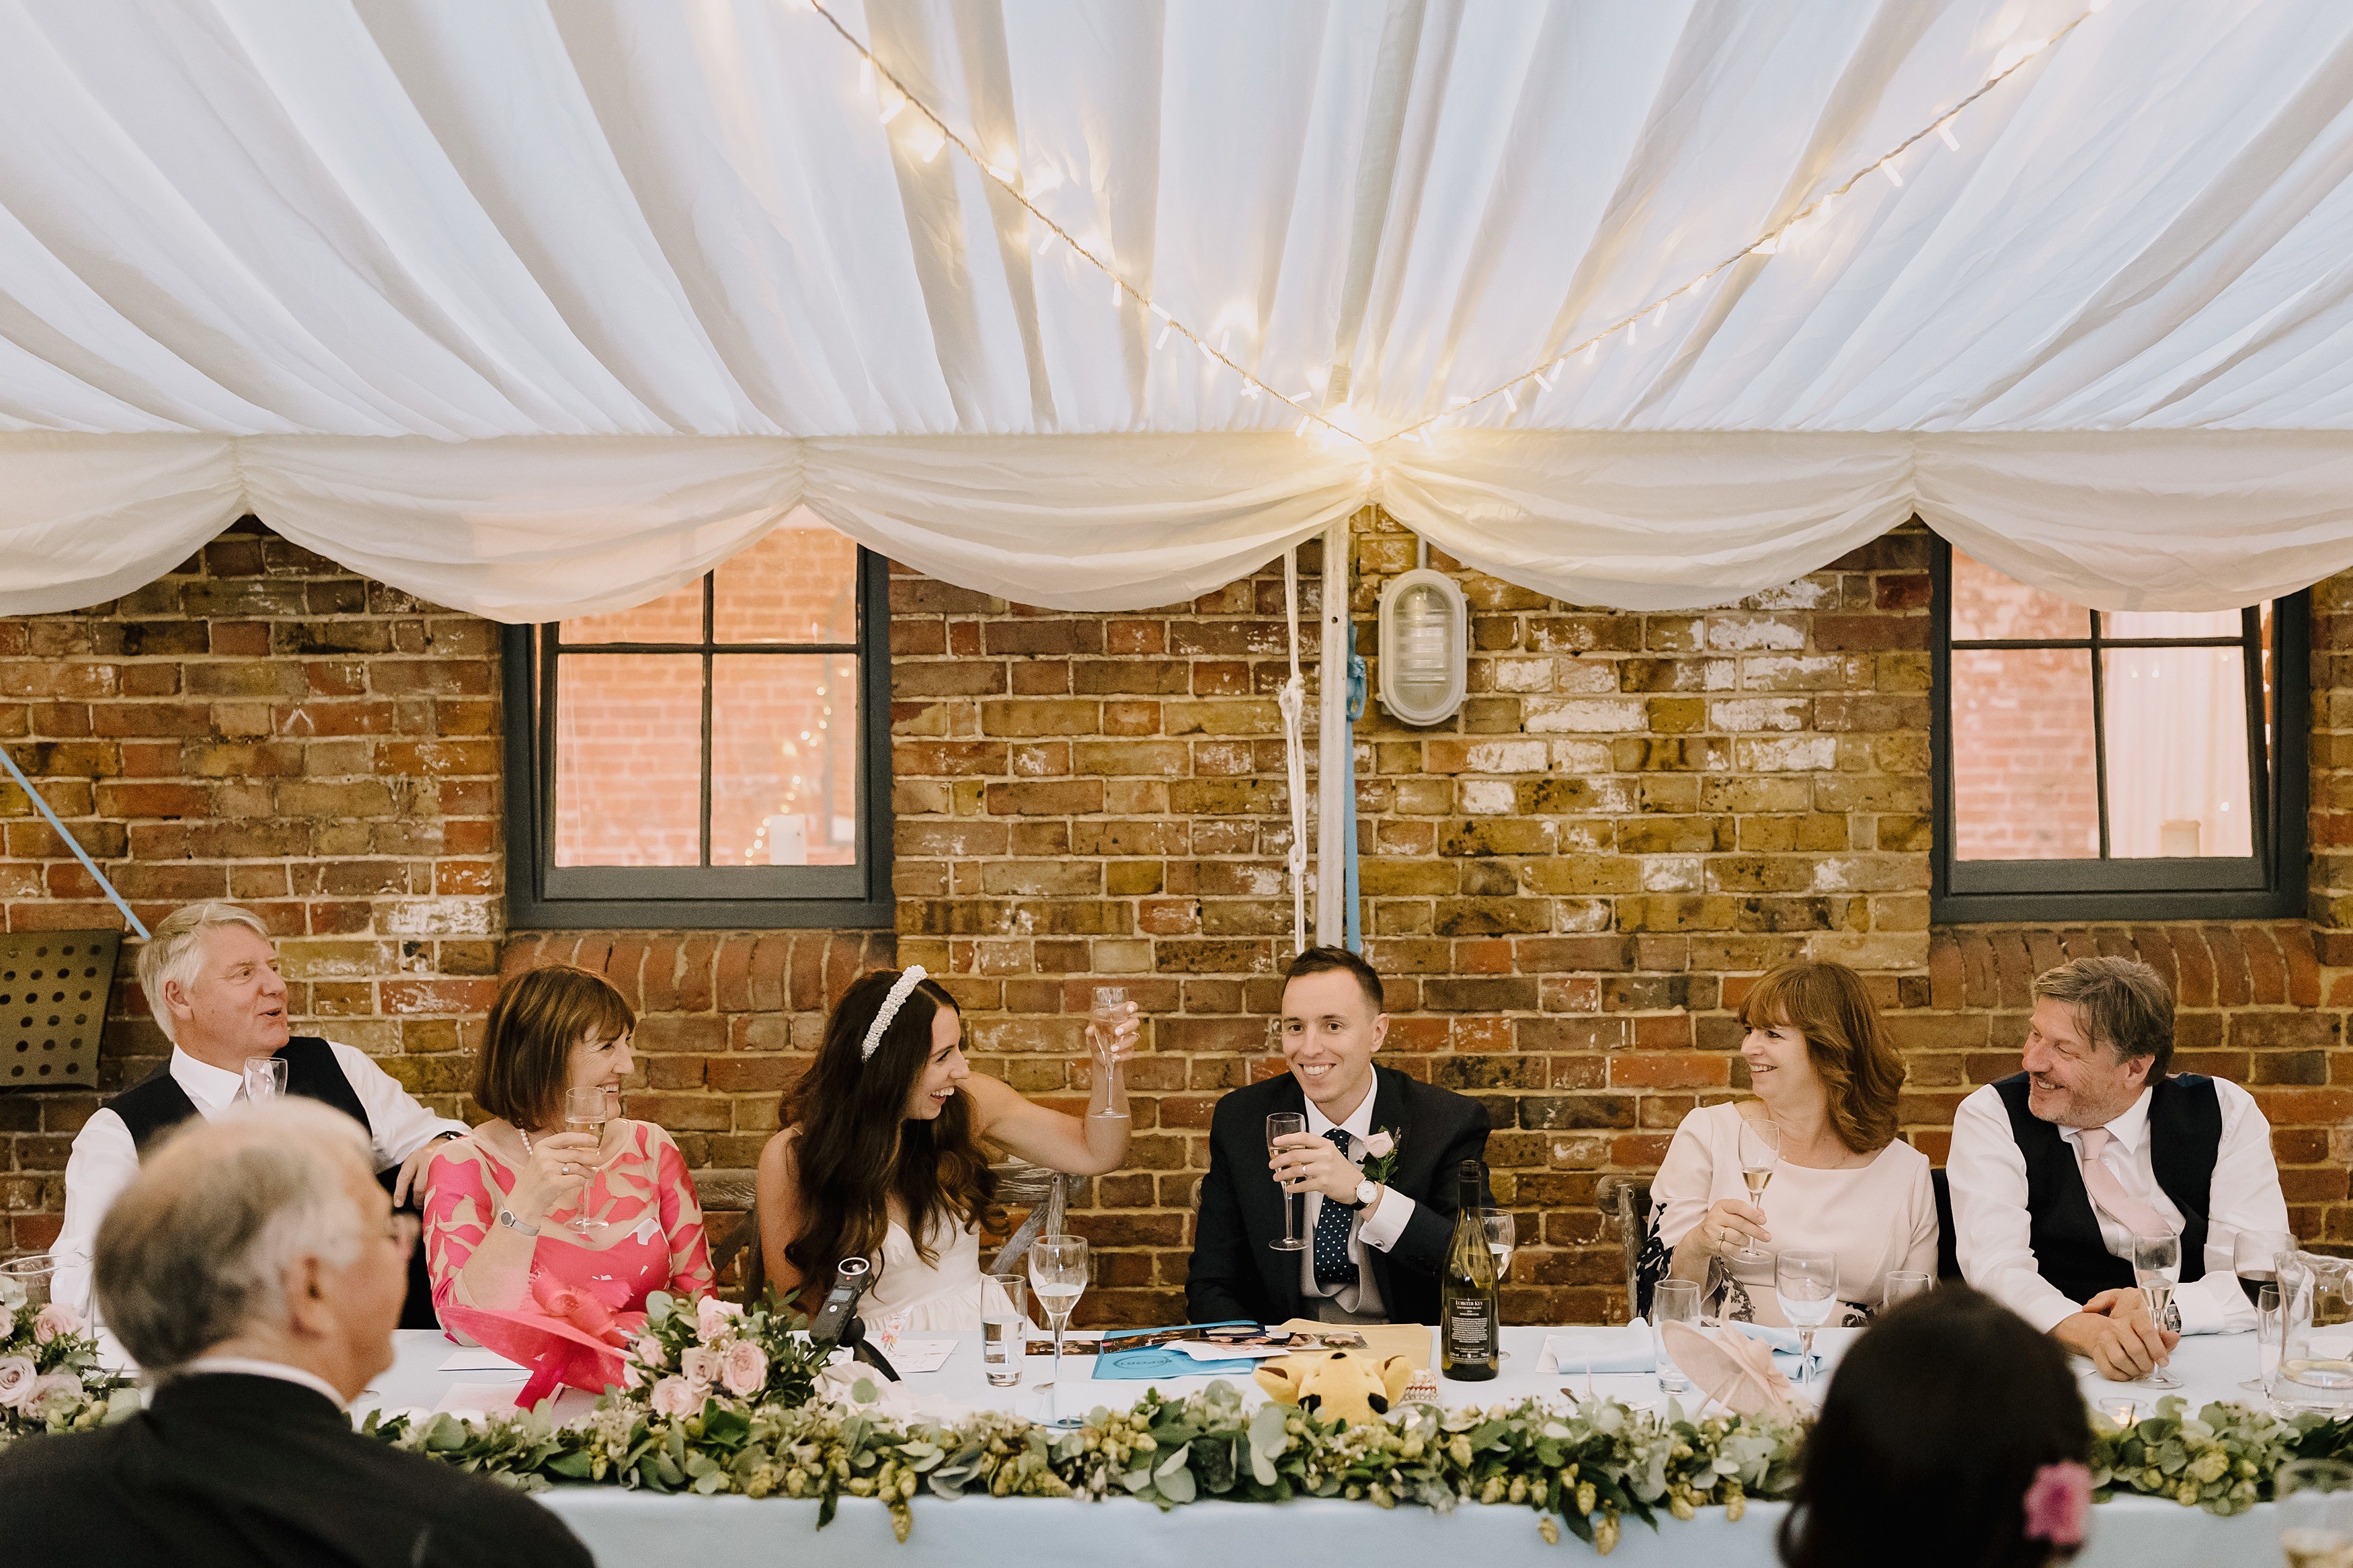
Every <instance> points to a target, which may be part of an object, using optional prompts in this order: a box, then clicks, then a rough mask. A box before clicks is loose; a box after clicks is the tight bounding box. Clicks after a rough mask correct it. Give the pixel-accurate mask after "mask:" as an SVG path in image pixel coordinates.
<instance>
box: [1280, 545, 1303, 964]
mask: <svg viewBox="0 0 2353 1568" xmlns="http://www.w3.org/2000/svg"><path fill="white" fill-rule="evenodd" d="M1282 613H1283V615H1284V616H1285V617H1287V618H1288V620H1289V622H1290V630H1291V636H1290V648H1291V679H1288V680H1286V681H1284V682H1283V683H1282V690H1281V691H1279V692H1277V693H1276V694H1275V705H1276V706H1277V707H1278V708H1280V709H1281V710H1282V761H1283V765H1284V766H1285V767H1286V768H1287V769H1289V770H1290V774H1291V951H1292V952H1306V951H1307V680H1306V678H1305V677H1303V676H1302V675H1301V674H1300V673H1299V550H1298V547H1297V546H1295V545H1294V546H1293V547H1292V548H1291V549H1290V550H1288V551H1286V552H1284V553H1283V557H1282Z"/></svg>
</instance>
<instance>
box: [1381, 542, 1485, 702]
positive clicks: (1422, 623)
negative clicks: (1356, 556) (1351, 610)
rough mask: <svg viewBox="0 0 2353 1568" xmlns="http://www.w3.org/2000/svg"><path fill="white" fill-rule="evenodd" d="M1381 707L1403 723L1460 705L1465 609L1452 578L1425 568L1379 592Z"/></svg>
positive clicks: (1467, 626) (1467, 632) (1466, 643)
mask: <svg viewBox="0 0 2353 1568" xmlns="http://www.w3.org/2000/svg"><path fill="white" fill-rule="evenodd" d="M1379 652H1380V661H1381V706H1382V707H1384V708H1386V709H1388V710H1389V713H1390V715H1391V716H1392V717H1393V718H1396V719H1398V721H1402V722H1404V723H1408V724H1435V723H1438V722H1440V721H1442V720H1446V719H1451V718H1452V717H1453V716H1454V710H1456V709H1458V708H1460V707H1461V706H1462V689H1463V683H1464V679H1465V676H1466V668H1465V666H1466V664H1467V662H1468V660H1469V658H1470V652H1471V610H1470V605H1469V603H1468V601H1466V600H1465V599H1464V598H1463V597H1462V590H1461V587H1459V586H1457V585H1456V584H1455V581H1454V579H1453V578H1451V577H1449V576H1448V575H1447V574H1445V573H1443V572H1433V571H1431V570H1430V568H1429V567H1427V566H1420V567H1416V568H1415V569H1414V570H1413V571H1410V572H1405V573H1400V574H1398V575H1397V576H1395V577H1392V578H1390V579H1389V581H1388V586H1386V587H1384V588H1383V589H1382V590H1381V613H1380V641H1379Z"/></svg>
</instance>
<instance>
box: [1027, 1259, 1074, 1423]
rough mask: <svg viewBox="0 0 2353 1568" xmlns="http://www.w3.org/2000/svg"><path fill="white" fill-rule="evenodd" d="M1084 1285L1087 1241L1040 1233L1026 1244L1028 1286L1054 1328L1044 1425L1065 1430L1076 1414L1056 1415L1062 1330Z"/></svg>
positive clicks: (1060, 1377)
mask: <svg viewBox="0 0 2353 1568" xmlns="http://www.w3.org/2000/svg"><path fill="white" fill-rule="evenodd" d="M1086 1288H1087V1243H1086V1238H1085V1237H1077V1236H1043V1237H1039V1238H1038V1239H1037V1240H1036V1241H1033V1242H1031V1243H1030V1244H1029V1289H1031V1290H1032V1291H1034V1292H1035V1293H1036V1295H1037V1297H1038V1305H1039V1306H1040V1307H1043V1308H1044V1309H1045V1310H1046V1321H1047V1322H1048V1323H1050V1324H1051V1325H1052V1327H1053V1330H1054V1382H1053V1392H1052V1394H1050V1395H1049V1396H1048V1402H1047V1409H1046V1425H1047V1426H1053V1427H1058V1428H1060V1429H1061V1430H1063V1431H1069V1430H1071V1429H1072V1428H1074V1427H1076V1426H1080V1425H1081V1422H1080V1421H1079V1419H1078V1417H1076V1416H1070V1417H1067V1418H1066V1417H1063V1416H1061V1415H1057V1414H1056V1407H1057V1406H1059V1405H1060V1403H1061V1399H1062V1389H1061V1383H1062V1332H1063V1331H1064V1330H1066V1329H1068V1328H1069V1327H1070V1326H1071V1308H1073V1307H1076V1306H1077V1305H1078V1304H1079V1297H1080V1295H1081V1293H1082V1292H1083V1291H1084V1290H1085V1289H1086Z"/></svg>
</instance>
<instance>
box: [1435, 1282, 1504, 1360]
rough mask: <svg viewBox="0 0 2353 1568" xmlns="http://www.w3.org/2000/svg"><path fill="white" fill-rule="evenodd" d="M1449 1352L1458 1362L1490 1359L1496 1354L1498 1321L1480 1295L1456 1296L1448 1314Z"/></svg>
mask: <svg viewBox="0 0 2353 1568" xmlns="http://www.w3.org/2000/svg"><path fill="white" fill-rule="evenodd" d="M1446 1351H1447V1353H1448V1354H1449V1355H1450V1356H1451V1357H1452V1358H1453V1359H1454V1360H1456V1361H1488V1360H1491V1359H1493V1356H1494V1353H1495V1320H1494V1318H1493V1315H1492V1314H1491V1313H1490V1312H1489V1311H1488V1310H1487V1303H1486V1301H1485V1300H1483V1299H1482V1298H1481V1297H1479V1296H1476V1295H1471V1294H1465V1295H1461V1296H1458V1297H1456V1298H1455V1299H1454V1301H1453V1302H1452V1304H1451V1308H1450V1309H1449V1310H1448V1312H1447V1317H1446Z"/></svg>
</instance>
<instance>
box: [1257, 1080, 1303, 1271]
mask: <svg viewBox="0 0 2353 1568" xmlns="http://www.w3.org/2000/svg"><path fill="white" fill-rule="evenodd" d="M1304 1131H1307V1118H1306V1117H1305V1116H1304V1115H1303V1114H1302V1113H1301V1112H1299V1111H1296V1110H1278V1111H1276V1112H1275V1113H1274V1114H1273V1115H1271V1116H1270V1117H1268V1118H1267V1119H1266V1157H1267V1158H1268V1159H1269V1160H1272V1159H1273V1158H1274V1157H1275V1156H1276V1155H1277V1154H1280V1153H1282V1150H1280V1149H1278V1148H1276V1147H1275V1146H1274V1145H1275V1140H1276V1139H1278V1138H1288V1137H1290V1136H1291V1135H1292V1134H1293V1133H1294V1132H1304ZM1275 1190H1276V1191H1278V1192H1280V1193H1281V1194H1282V1236H1281V1237H1277V1238H1276V1239H1275V1240H1273V1241H1271V1242H1269V1243H1268V1244H1267V1245H1268V1246H1270V1247H1273V1248H1274V1249H1275V1250H1276V1251H1277V1252H1303V1251H1305V1250H1306V1247H1307V1242H1306V1239H1305V1238H1304V1237H1302V1236H1301V1235H1300V1234H1299V1199H1298V1197H1297V1196H1296V1195H1295V1194H1293V1192H1292V1191H1291V1189H1290V1188H1288V1187H1286V1186H1284V1185H1283V1184H1282V1178H1281V1177H1280V1176H1278V1177H1276V1178H1275Z"/></svg>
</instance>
